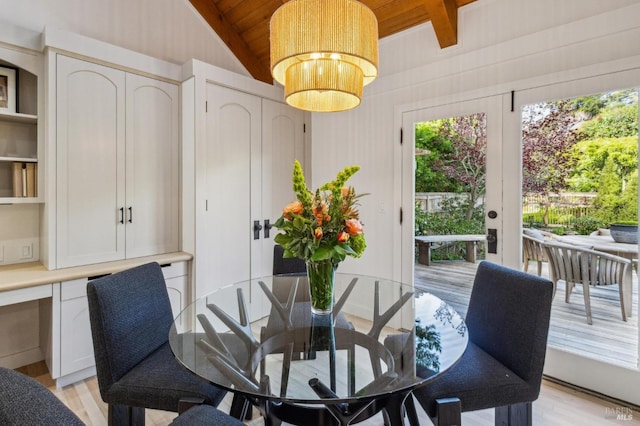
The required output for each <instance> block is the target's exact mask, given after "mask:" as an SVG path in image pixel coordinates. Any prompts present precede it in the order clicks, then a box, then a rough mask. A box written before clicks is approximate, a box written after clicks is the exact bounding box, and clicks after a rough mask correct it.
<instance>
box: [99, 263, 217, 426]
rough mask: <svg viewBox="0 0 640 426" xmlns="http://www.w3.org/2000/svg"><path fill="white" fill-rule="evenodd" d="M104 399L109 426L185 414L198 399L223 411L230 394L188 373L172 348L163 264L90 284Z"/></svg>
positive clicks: (149, 265)
mask: <svg viewBox="0 0 640 426" xmlns="http://www.w3.org/2000/svg"><path fill="white" fill-rule="evenodd" d="M87 295H88V299H89V318H90V321H91V333H92V337H93V347H94V353H95V360H96V370H97V376H98V386H99V389H100V396H101V397H102V399H103V401H104V402H106V403H107V404H108V407H109V408H108V417H109V424H117V425H123V424H144V409H145V408H153V409H159V410H166V411H173V412H181V411H183V409H184V408H186V407H187V406H189V404H185V405H181V402H182V401H184V400H185V399H194V398H195V400H197V401H199V402H200V401H201V402H202V403H204V404H208V405H212V406H217V405H218V404H219V403H220V401H221V400H222V398H223V397H224V395H225V393H226V391H223V390H222V389H219V388H217V387H215V386H213V385H211V384H209V383H206V382H205V381H204V380H202V379H200V378H198V377H196V376H195V375H194V374H192V373H190V372H189V371H187V370H186V369H185V368H183V367H182V366H181V365H180V364H178V362H177V361H176V359H175V357H174V355H173V353H172V352H171V348H170V347H169V343H168V336H169V328H170V327H171V324H172V322H173V315H172V312H171V304H170V301H169V296H168V294H167V289H166V284H165V281H164V277H163V275H162V270H161V268H160V265H158V264H157V263H148V264H145V265H142V266H138V267H135V268H132V269H129V270H126V271H122V272H119V273H115V274H112V275H108V276H106V277H103V278H100V279H98V280H95V281H91V282H89V283H88V284H87Z"/></svg>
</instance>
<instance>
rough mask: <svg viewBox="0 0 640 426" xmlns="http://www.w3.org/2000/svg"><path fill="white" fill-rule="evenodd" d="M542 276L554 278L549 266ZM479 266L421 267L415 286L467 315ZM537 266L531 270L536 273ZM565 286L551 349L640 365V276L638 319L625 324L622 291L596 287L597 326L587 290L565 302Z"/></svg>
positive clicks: (552, 329) (635, 305)
mask: <svg viewBox="0 0 640 426" xmlns="http://www.w3.org/2000/svg"><path fill="white" fill-rule="evenodd" d="M544 266H545V268H543V271H542V276H545V277H548V273H547V270H546V266H547V265H546V264H545V265H544ZM476 268H477V264H473V263H468V262H465V261H437V262H432V263H431V266H425V265H420V264H417V263H416V265H415V284H416V286H417V287H419V288H423V289H426V290H427V291H429V292H431V293H433V294H435V295H437V296H438V297H440V298H441V299H443V300H445V301H447V302H448V303H449V304H451V305H452V306H453V307H454V308H455V309H456V310H457V311H458V312H459V313H460V314H461V315H463V316H464V315H465V314H466V312H467V305H468V303H469V296H470V295H471V286H472V284H473V277H474V275H475V272H476ZM535 270H536V266H535V264H534V263H532V264H531V265H530V267H529V272H532V271H533V272H534V273H535ZM564 290H565V288H564V283H563V282H562V281H561V282H560V283H558V290H557V292H556V295H555V298H554V300H553V307H552V309H551V327H550V330H549V345H550V346H552V347H555V348H558V349H561V350H565V351H569V352H573V353H578V354H581V355H584V356H587V357H590V358H595V359H598V360H603V361H606V362H609V363H613V364H616V365H620V366H623V367H633V368H635V367H636V365H637V363H638V316H639V314H638V276H637V274H635V273H634V275H633V315H632V317H631V318H628V321H627V322H624V321H622V316H621V315H622V314H621V311H620V299H619V295H618V287H617V286H611V287H604V288H594V287H591V310H592V315H593V325H589V324H587V320H586V315H585V313H584V302H583V297H582V288H581V287H576V288H575V289H574V292H573V294H572V296H571V302H570V303H565V301H564Z"/></svg>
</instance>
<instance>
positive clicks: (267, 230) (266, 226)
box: [264, 219, 273, 238]
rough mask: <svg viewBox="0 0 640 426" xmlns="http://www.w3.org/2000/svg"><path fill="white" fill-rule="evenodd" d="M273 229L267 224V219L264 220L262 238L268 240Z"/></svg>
mask: <svg viewBox="0 0 640 426" xmlns="http://www.w3.org/2000/svg"><path fill="white" fill-rule="evenodd" d="M271 228H273V225H272V224H270V223H269V219H265V220H264V237H265V238H269V231H270V230H271Z"/></svg>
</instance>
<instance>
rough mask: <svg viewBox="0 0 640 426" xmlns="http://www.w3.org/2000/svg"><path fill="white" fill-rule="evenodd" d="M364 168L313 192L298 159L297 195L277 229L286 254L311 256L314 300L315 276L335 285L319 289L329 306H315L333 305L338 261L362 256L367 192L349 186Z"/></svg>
mask: <svg viewBox="0 0 640 426" xmlns="http://www.w3.org/2000/svg"><path fill="white" fill-rule="evenodd" d="M358 170H360V167H359V166H350V167H345V168H344V170H342V171H341V172H340V173H338V175H337V176H336V178H335V180H333V181H331V182H327V183H325V184H324V185H322V186H321V187H320V188H318V189H317V190H316V191H315V192H311V191H310V190H309V188H308V187H307V184H306V181H305V178H304V173H303V171H302V166H301V165H300V162H298V161H297V160H296V161H295V163H294V165H293V190H294V192H295V193H296V197H297V200H296V201H293V202H291V203H289V204H288V205H287V206H285V208H284V209H283V212H282V216H281V217H280V218H279V219H278V220H277V221H276V223H275V224H274V226H275V227H276V228H278V229H280V230H281V231H282V233H279V234H278V235H276V237H275V242H276V243H278V244H280V245H281V246H282V247H283V248H284V257H297V258H300V259H304V260H305V261H306V262H307V274H308V276H309V283H310V290H311V296H312V305H313V303H314V288H313V287H314V286H313V282H314V281H316V279H317V280H320V279H322V280H323V281H329V280H330V281H331V289H329V288H324V289H323V288H318V289H317V290H318V293H322V294H321V295H319V296H318V297H317V298H315V299H317V300H318V303H319V304H320V305H322V306H324V307H322V306H321V307H318V308H316V309H315V312H322V311H327V310H328V311H329V312H330V311H331V309H330V307H331V304H332V300H333V291H332V284H333V274H334V273H335V269H336V268H337V267H338V264H339V263H340V262H342V261H343V260H344V259H345V258H346V257H347V256H352V257H360V256H361V255H362V253H363V252H364V250H365V248H366V247H367V244H366V241H365V237H364V233H363V229H362V223H361V222H360V218H359V212H358V210H357V206H358V199H359V198H360V197H361V196H362V195H356V193H355V190H354V189H353V187H347V186H345V183H346V182H347V180H349V178H350V177H351V176H353V175H354V174H355V173H356V172H357V171H358ZM327 285H328V284H327ZM318 287H320V286H318ZM329 290H331V291H330V294H329ZM312 308H313V306H312ZM323 313H324V312H323Z"/></svg>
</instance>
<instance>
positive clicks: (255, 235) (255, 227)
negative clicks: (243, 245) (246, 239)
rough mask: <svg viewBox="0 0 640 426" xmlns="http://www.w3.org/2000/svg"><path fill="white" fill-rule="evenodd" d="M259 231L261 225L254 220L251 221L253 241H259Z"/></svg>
mask: <svg viewBox="0 0 640 426" xmlns="http://www.w3.org/2000/svg"><path fill="white" fill-rule="evenodd" d="M260 231H262V225H260V221H259V220H254V221H253V239H254V240H259V239H260Z"/></svg>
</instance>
